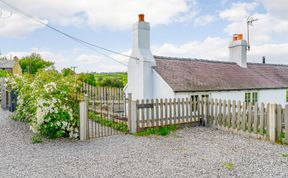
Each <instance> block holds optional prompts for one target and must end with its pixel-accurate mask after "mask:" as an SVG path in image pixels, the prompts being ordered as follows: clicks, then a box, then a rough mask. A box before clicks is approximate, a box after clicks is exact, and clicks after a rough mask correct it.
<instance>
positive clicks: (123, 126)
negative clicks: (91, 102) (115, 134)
mask: <svg viewBox="0 0 288 178" xmlns="http://www.w3.org/2000/svg"><path fill="white" fill-rule="evenodd" d="M89 119H91V120H93V121H95V122H97V123H98V124H100V125H102V126H106V127H111V128H113V129H115V130H119V131H121V132H123V133H129V129H128V126H127V124H126V123H123V122H115V121H112V120H109V119H105V118H102V117H100V116H99V115H97V114H96V113H91V112H90V113H89Z"/></svg>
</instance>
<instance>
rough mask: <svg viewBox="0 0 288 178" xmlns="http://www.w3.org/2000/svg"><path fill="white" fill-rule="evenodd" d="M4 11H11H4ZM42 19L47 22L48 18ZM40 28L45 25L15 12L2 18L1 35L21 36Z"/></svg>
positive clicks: (0, 23) (0, 24)
mask: <svg viewBox="0 0 288 178" xmlns="http://www.w3.org/2000/svg"><path fill="white" fill-rule="evenodd" d="M3 13H9V12H8V11H3ZM38 20H40V19H38ZM41 21H42V22H43V23H47V21H46V20H41ZM40 28H43V25H41V24H39V23H36V22H35V21H34V20H32V19H28V18H26V17H23V16H22V15H19V14H15V13H12V15H11V16H9V17H7V18H0V36H5V37H21V36H24V35H26V34H29V33H31V32H33V31H35V30H37V29H40Z"/></svg>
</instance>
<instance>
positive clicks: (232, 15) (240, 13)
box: [219, 2, 257, 22]
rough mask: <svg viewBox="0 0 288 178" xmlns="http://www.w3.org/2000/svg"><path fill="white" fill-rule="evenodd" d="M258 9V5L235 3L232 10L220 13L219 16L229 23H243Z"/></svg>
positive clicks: (253, 3)
mask: <svg viewBox="0 0 288 178" xmlns="http://www.w3.org/2000/svg"><path fill="white" fill-rule="evenodd" d="M256 7H257V3H255V2H252V3H234V4H233V5H232V7H231V8H229V9H226V10H224V11H222V12H220V14H219V16H220V17H221V18H222V19H226V20H228V21H232V22H234V21H242V20H243V19H245V18H247V17H248V16H249V15H250V12H251V11H253V10H254V9H255V8H256Z"/></svg>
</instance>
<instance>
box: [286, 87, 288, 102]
mask: <svg viewBox="0 0 288 178" xmlns="http://www.w3.org/2000/svg"><path fill="white" fill-rule="evenodd" d="M286 102H287V103H288V90H287V91H286Z"/></svg>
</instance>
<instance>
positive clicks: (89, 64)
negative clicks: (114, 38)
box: [4, 48, 127, 72]
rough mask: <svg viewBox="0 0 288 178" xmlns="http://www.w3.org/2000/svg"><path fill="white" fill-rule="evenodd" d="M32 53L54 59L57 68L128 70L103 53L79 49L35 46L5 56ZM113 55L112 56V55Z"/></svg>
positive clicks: (101, 70) (103, 70)
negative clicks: (84, 51)
mask: <svg viewBox="0 0 288 178" xmlns="http://www.w3.org/2000/svg"><path fill="white" fill-rule="evenodd" d="M31 53H37V54H40V55H41V56H42V57H43V59H45V60H48V61H52V62H54V63H55V67H56V69H57V70H61V69H63V68H69V67H71V66H77V69H76V71H77V72H123V71H127V67H126V66H124V65H121V64H119V63H116V62H113V61H112V60H111V59H110V58H107V57H104V56H102V55H95V54H91V53H83V52H81V51H79V50H74V51H73V50H72V51H70V52H69V53H66V52H61V51H60V52H59V51H51V50H49V49H37V48H33V49H31V50H30V51H16V52H10V53H8V54H5V55H4V56H6V57H8V58H10V57H12V58H13V57H14V56H17V57H18V58H22V57H25V56H28V55H30V54H31ZM111 57H112V56H111ZM113 57H114V58H115V59H117V60H119V61H121V62H123V63H127V58H126V59H124V58H122V59H121V58H120V57H119V58H117V56H116V55H115V56H113Z"/></svg>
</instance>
